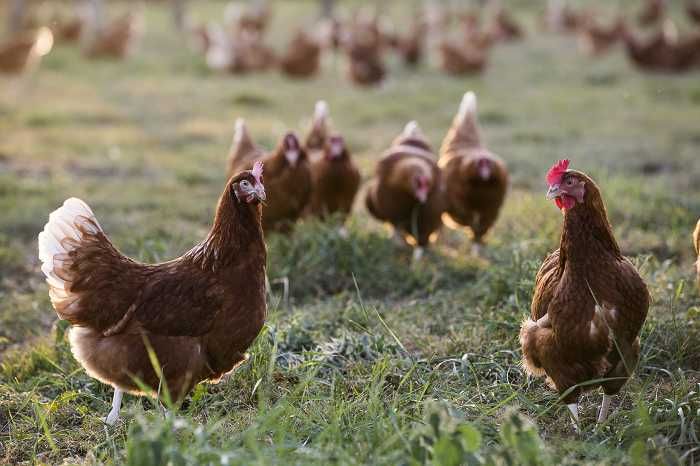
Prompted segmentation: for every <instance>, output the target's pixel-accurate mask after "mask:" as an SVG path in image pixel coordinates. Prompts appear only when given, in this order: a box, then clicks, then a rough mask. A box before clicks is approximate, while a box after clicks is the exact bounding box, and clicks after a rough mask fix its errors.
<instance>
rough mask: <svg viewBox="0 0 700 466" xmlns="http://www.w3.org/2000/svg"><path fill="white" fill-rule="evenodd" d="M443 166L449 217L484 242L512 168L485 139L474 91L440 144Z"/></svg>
mask: <svg viewBox="0 0 700 466" xmlns="http://www.w3.org/2000/svg"><path fill="white" fill-rule="evenodd" d="M439 166H440V168H441V169H442V172H443V179H444V183H445V198H446V201H445V204H446V214H447V215H446V217H447V218H446V220H451V223H452V224H453V225H455V224H456V225H461V226H464V227H469V228H470V229H471V231H472V233H473V235H474V242H475V244H476V245H479V244H481V243H482V241H483V237H484V235H485V234H486V233H487V232H488V231H489V229H490V228H491V227H492V226H493V224H494V223H495V222H496V219H497V218H498V213H499V212H500V210H501V206H502V205H503V201H504V200H505V196H506V191H507V190H508V170H507V168H506V164H505V163H504V162H503V160H501V159H500V158H499V157H498V156H497V155H495V154H493V153H492V152H491V151H489V150H488V149H487V148H486V147H485V146H484V144H483V143H482V141H481V136H480V134H479V127H478V123H477V113H476V95H474V93H473V92H467V93H466V94H464V97H463V98H462V102H461V104H460V106H459V112H458V113H457V115H456V116H455V118H454V120H453V121H452V127H451V128H450V130H449V131H448V133H447V135H446V136H445V139H444V140H443V142H442V146H441V147H440V161H439ZM478 248H479V246H476V249H478Z"/></svg>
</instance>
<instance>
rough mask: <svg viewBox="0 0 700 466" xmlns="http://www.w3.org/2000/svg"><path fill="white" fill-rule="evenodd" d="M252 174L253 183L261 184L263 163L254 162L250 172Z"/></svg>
mask: <svg viewBox="0 0 700 466" xmlns="http://www.w3.org/2000/svg"><path fill="white" fill-rule="evenodd" d="M251 173H252V174H253V178H255V181H257V182H258V183H262V174H263V163H262V162H255V164H253V170H252V171H251Z"/></svg>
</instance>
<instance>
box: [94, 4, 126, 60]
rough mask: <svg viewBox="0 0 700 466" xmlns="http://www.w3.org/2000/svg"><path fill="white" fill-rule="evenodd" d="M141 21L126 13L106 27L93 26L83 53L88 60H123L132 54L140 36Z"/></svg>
mask: <svg viewBox="0 0 700 466" xmlns="http://www.w3.org/2000/svg"><path fill="white" fill-rule="evenodd" d="M139 29H140V20H139V18H138V17H137V16H136V15H134V14H132V13H126V14H124V15H123V16H121V17H119V18H117V19H115V20H114V21H112V22H111V23H109V24H107V25H106V26H104V27H97V25H95V24H93V25H91V29H89V32H88V33H86V35H85V36H86V37H85V44H84V49H83V53H84V54H85V56H87V57H88V58H111V59H122V58H124V57H126V55H127V54H128V53H129V52H130V50H131V49H132V47H133V45H134V41H135V39H136V36H137V35H138V34H139Z"/></svg>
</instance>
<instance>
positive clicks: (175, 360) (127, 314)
mask: <svg viewBox="0 0 700 466" xmlns="http://www.w3.org/2000/svg"><path fill="white" fill-rule="evenodd" d="M264 200H265V189H264V187H263V185H262V165H260V164H259V165H257V166H256V167H255V168H254V169H253V170H252V171H246V172H242V173H239V174H238V175H236V176H235V177H233V178H231V179H230V180H229V181H228V182H227V184H226V188H225V189H224V191H223V193H222V194H221V197H220V198H219V203H218V207H217V209H216V216H215V218H214V224H213V226H212V228H211V230H210V232H209V234H208V235H207V237H206V238H205V239H204V240H203V241H202V242H201V243H199V244H198V245H197V246H195V247H194V248H192V249H191V250H190V251H188V252H186V253H185V254H184V255H183V256H182V257H180V258H178V259H174V260H171V261H168V262H164V263H162V264H155V265H150V264H142V263H139V262H136V261H134V260H132V259H130V258H128V257H126V256H124V255H123V254H121V253H120V252H119V251H118V250H117V249H116V248H115V247H114V246H113V245H112V243H111V241H110V240H109V238H107V236H106V235H105V233H104V231H103V230H102V228H101V227H100V224H99V223H98V222H97V219H96V218H95V215H94V214H93V213H92V211H91V210H90V208H89V207H88V206H87V204H85V203H84V202H83V201H81V200H79V199H75V198H71V199H68V200H67V201H66V202H65V203H64V204H63V206H62V207H60V208H59V209H57V210H56V211H54V212H53V213H52V214H51V215H50V216H49V222H48V223H47V224H46V226H45V227H44V231H43V232H41V233H40V234H39V258H40V259H41V262H42V267H41V269H42V271H43V272H44V274H45V275H46V281H47V283H48V284H49V296H50V298H51V303H52V304H53V307H54V308H55V310H56V313H57V314H58V316H59V317H60V318H61V319H65V320H67V321H69V322H70V324H71V326H72V327H71V329H70V345H71V350H72V351H73V355H74V356H75V358H76V359H77V360H78V361H79V362H80V363H81V364H82V366H83V367H84V368H85V370H86V371H87V372H88V374H89V375H90V376H92V377H94V378H96V379H98V380H100V381H101V382H103V383H106V384H109V385H111V386H113V387H114V400H113V403H112V411H111V412H110V413H109V415H108V416H107V419H106V422H107V423H108V424H114V422H116V420H117V418H118V416H119V407H120V404H121V398H122V392H129V393H135V394H139V393H141V392H142V387H143V386H145V387H146V388H147V389H149V390H152V391H153V392H156V391H158V390H159V388H160V387H161V383H165V384H166V385H167V388H168V390H169V392H170V394H172V395H173V396H174V397H175V399H181V398H182V397H184V396H185V395H186V394H187V393H188V392H189V391H190V389H191V388H192V387H193V386H194V385H195V384H197V383H199V382H202V381H205V380H206V381H211V382H217V381H218V380H219V379H221V377H222V376H223V375H225V374H227V373H229V372H230V371H232V370H233V369H234V368H236V366H238V365H239V364H241V363H242V362H243V361H245V359H246V358H247V355H246V354H245V350H246V349H247V348H248V347H249V346H250V345H251V343H252V342H253V340H254V339H255V337H256V336H257V335H258V332H260V329H261V328H262V326H263V323H264V321H265V310H266V304H265V261H266V254H267V253H266V248H265V242H264V240H263V232H262V228H261V224H260V216H261V207H260V202H261V201H264ZM148 348H151V349H152V350H153V352H154V354H155V356H156V357H157V361H158V364H159V365H160V370H159V371H162V380H161V378H160V377H159V374H158V372H159V371H158V370H155V369H154V367H153V365H152V362H151V360H150V357H149V351H148ZM139 382H140V383H141V384H143V385H139Z"/></svg>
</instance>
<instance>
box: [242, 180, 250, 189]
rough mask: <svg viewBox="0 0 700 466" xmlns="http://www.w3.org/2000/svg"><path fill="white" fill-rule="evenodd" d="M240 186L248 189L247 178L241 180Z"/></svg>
mask: <svg viewBox="0 0 700 466" xmlns="http://www.w3.org/2000/svg"><path fill="white" fill-rule="evenodd" d="M241 188H245V189H250V182H249V181H248V180H243V181H241Z"/></svg>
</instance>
